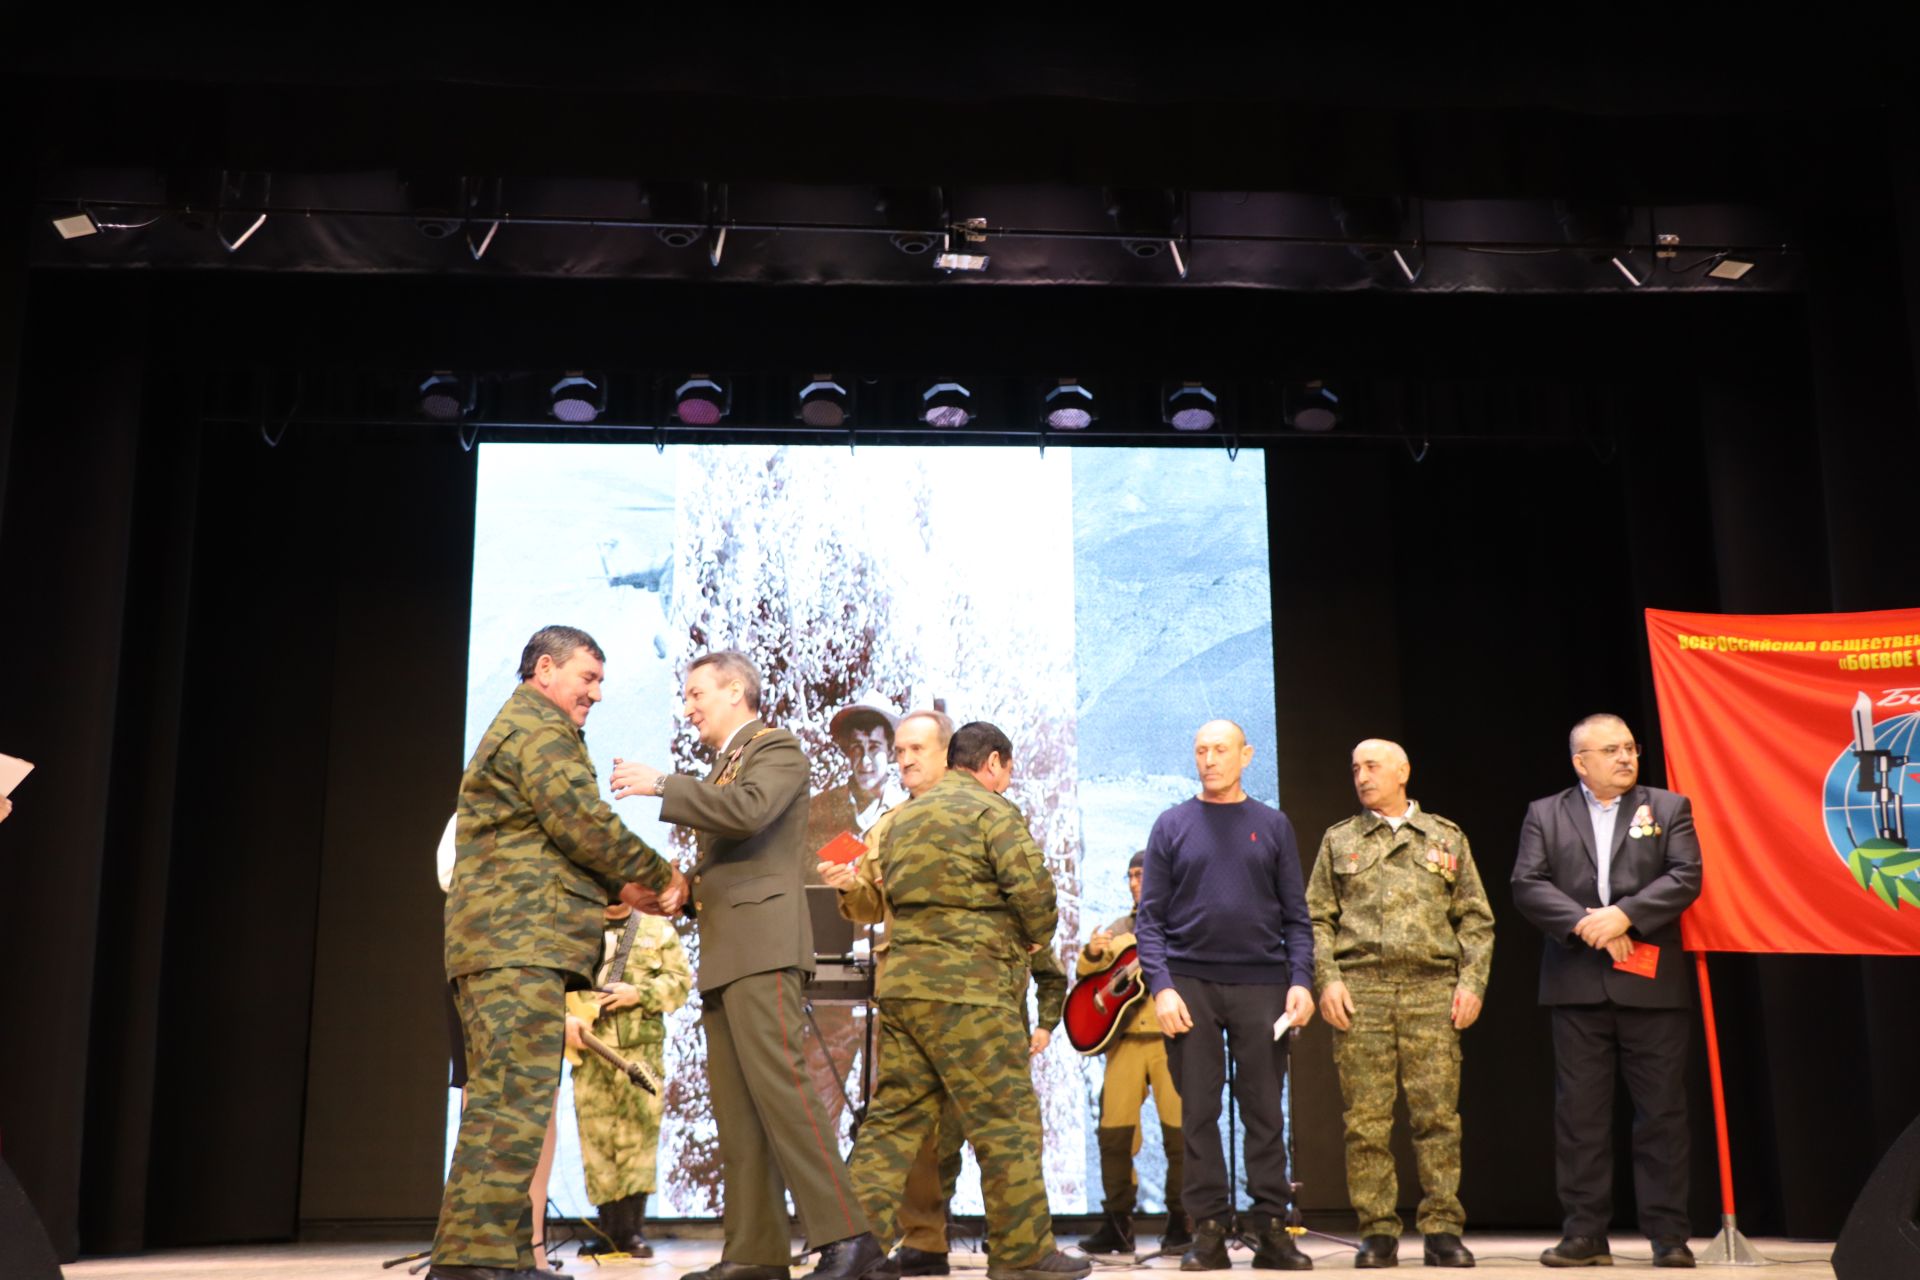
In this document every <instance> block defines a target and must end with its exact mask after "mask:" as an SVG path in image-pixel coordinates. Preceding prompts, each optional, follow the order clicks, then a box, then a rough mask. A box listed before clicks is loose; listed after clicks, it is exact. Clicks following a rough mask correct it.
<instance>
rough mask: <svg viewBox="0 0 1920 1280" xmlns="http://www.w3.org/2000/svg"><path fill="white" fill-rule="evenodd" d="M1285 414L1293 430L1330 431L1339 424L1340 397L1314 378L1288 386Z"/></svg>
mask: <svg viewBox="0 0 1920 1280" xmlns="http://www.w3.org/2000/svg"><path fill="white" fill-rule="evenodd" d="M1286 415H1287V424H1288V425H1289V426H1291V427H1292V428H1293V429H1294V430H1295V431H1331V430H1333V429H1334V428H1335V427H1337V426H1339V425H1340V397H1339V396H1338V395H1336V394H1335V393H1334V391H1333V389H1332V388H1331V387H1329V386H1327V384H1326V383H1325V382H1322V381H1321V380H1320V379H1318V378H1315V379H1313V380H1312V381H1310V382H1307V383H1304V384H1302V385H1301V386H1298V387H1290V388H1288V391H1287V402H1286Z"/></svg>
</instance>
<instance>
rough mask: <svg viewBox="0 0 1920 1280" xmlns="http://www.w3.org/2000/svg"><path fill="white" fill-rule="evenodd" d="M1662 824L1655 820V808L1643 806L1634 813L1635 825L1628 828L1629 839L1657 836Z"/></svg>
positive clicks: (1648, 805) (1647, 805)
mask: <svg viewBox="0 0 1920 1280" xmlns="http://www.w3.org/2000/svg"><path fill="white" fill-rule="evenodd" d="M1659 834H1660V824H1659V823H1657V822H1655V821H1654V820H1653V806H1652V805H1650V804H1643V805H1641V806H1640V807H1639V808H1638V809H1635V810H1634V811H1633V825H1631V826H1629V827H1628V828H1627V836H1628V838H1629V839H1633V840H1638V839H1639V838H1640V837H1642V836H1657V835H1659Z"/></svg>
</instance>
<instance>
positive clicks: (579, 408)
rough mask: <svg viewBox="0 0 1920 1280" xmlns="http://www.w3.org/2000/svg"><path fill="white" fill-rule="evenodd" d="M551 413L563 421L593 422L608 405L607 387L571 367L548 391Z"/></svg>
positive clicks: (549, 410)
mask: <svg viewBox="0 0 1920 1280" xmlns="http://www.w3.org/2000/svg"><path fill="white" fill-rule="evenodd" d="M547 400H548V402H549V407H548V410H547V412H549V413H551V414H552V415H553V416H554V417H555V418H557V419H559V420H560V421H561V422H592V421H593V420H594V419H595V418H597V417H599V416H600V414H601V413H602V412H603V411H604V410H605V409H606V407H607V389H606V388H605V387H603V386H601V385H600V384H599V383H597V382H595V381H594V380H593V379H592V378H589V377H588V376H587V375H586V374H585V373H584V372H582V371H581V370H579V369H569V370H567V371H566V372H565V373H563V374H562V375H560V381H558V382H556V383H554V384H553V386H552V387H551V388H550V389H549V390H548V391H547Z"/></svg>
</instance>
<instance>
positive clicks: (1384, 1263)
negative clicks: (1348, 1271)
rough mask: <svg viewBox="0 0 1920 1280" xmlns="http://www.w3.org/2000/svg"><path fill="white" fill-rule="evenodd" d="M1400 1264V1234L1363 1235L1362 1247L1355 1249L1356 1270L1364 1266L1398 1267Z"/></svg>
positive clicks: (1354, 1267) (1354, 1265) (1354, 1261)
mask: <svg viewBox="0 0 1920 1280" xmlns="http://www.w3.org/2000/svg"><path fill="white" fill-rule="evenodd" d="M1399 1265H1400V1237H1399V1236H1362V1237H1360V1247H1359V1248H1358V1249H1355V1250H1354V1251H1353V1269H1354V1270H1355V1271H1359V1270H1360V1269H1361V1268H1363V1267H1397V1266H1399Z"/></svg>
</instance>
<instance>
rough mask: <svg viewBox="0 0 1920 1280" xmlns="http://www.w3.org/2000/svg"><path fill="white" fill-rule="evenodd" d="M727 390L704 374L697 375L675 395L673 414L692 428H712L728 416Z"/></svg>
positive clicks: (684, 383)
mask: <svg viewBox="0 0 1920 1280" xmlns="http://www.w3.org/2000/svg"><path fill="white" fill-rule="evenodd" d="M729 408H730V405H729V404H728V399H727V391H726V388H724V387H722V386H721V385H720V384H719V383H717V382H715V381H714V380H713V379H712V378H709V377H708V376H707V375H706V374H704V373H696V374H694V375H693V376H691V377H689V378H688V379H687V380H686V381H685V382H683V383H681V384H680V387H679V389H678V390H676V391H675V392H674V393H673V413H674V416H675V417H677V418H679V419H680V421H682V422H684V423H686V424H687V425H688V426H690V427H711V426H713V425H714V424H715V423H717V422H719V421H720V419H722V418H724V417H726V416H727V413H728V411H729Z"/></svg>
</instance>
